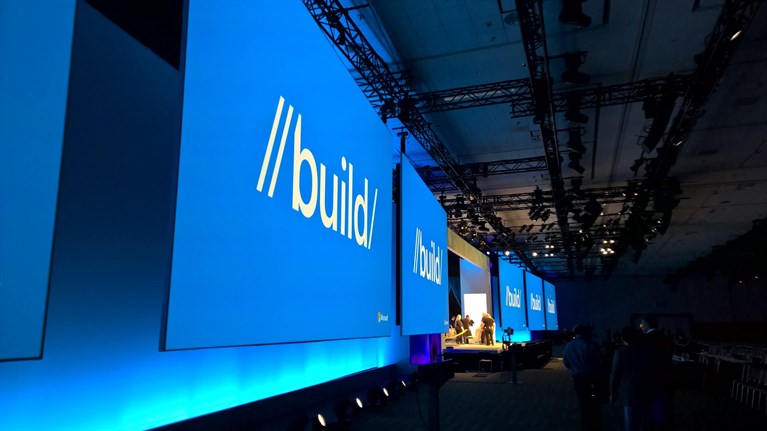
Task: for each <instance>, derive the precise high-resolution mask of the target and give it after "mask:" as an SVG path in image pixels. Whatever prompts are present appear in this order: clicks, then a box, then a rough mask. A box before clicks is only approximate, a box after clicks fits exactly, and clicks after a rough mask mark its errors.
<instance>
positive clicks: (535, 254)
mask: <svg viewBox="0 0 767 431" xmlns="http://www.w3.org/2000/svg"><path fill="white" fill-rule="evenodd" d="M530 255H531V256H533V257H538V252H537V251H534V252H532V253H530Z"/></svg>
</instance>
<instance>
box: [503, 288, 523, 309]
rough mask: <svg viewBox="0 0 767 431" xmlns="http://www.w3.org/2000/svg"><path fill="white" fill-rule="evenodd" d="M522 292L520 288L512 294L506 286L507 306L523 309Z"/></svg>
mask: <svg viewBox="0 0 767 431" xmlns="http://www.w3.org/2000/svg"><path fill="white" fill-rule="evenodd" d="M521 293H522V291H521V290H519V288H516V287H515V288H514V291H513V292H512V291H511V289H509V286H506V306H507V307H514V308H522V295H521Z"/></svg>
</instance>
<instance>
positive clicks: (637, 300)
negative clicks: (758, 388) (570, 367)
mask: <svg viewBox="0 0 767 431" xmlns="http://www.w3.org/2000/svg"><path fill="white" fill-rule="evenodd" d="M766 284H767V283H765V281H764V280H763V279H754V278H750V279H746V280H744V281H743V283H737V282H736V283H731V282H730V279H728V278H725V277H713V278H711V279H708V278H706V277H705V276H704V275H703V274H701V275H698V276H689V277H686V278H683V279H681V280H679V283H678V284H668V283H665V282H664V280H663V277H660V276H659V277H613V278H611V279H610V280H608V281H603V280H595V281H593V282H590V283H588V282H584V281H581V282H563V281H560V282H557V298H558V300H559V312H560V327H561V328H572V327H573V325H575V324H576V323H579V322H585V323H592V324H593V325H594V327H595V333H596V334H598V335H599V334H602V333H604V331H605V330H606V329H620V328H621V327H622V326H624V325H627V324H629V323H630V318H631V315H632V314H659V315H668V316H671V315H677V316H682V315H689V316H690V317H691V318H692V319H693V321H694V325H695V326H700V327H701V328H702V327H704V326H705V328H708V329H706V331H705V332H701V331H702V330H703V329H701V330H700V331H698V332H700V333H698V334H692V335H693V336H696V335H697V336H706V335H707V334H710V333H712V332H711V328H717V327H718V328H726V327H731V328H733V329H732V330H735V329H734V328H735V327H736V326H737V327H739V328H740V329H738V331H740V332H742V331H744V330H745V329H744V328H747V327H758V326H760V325H763V324H764V323H765V322H767V313H765V312H764V310H767V285H766ZM733 323H736V324H737V325H735V326H733ZM728 331H729V330H727V329H721V330H718V332H719V335H720V336H727V335H728ZM731 335H732V336H737V337H738V338H742V337H741V335H742V334H731ZM755 341H756V340H755Z"/></svg>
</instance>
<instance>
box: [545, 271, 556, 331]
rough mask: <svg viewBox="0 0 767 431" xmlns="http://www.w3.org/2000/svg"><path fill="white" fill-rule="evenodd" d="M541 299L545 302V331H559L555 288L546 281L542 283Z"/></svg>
mask: <svg viewBox="0 0 767 431" xmlns="http://www.w3.org/2000/svg"><path fill="white" fill-rule="evenodd" d="M543 299H544V300H545V301H546V304H545V306H544V307H545V309H546V329H548V330H549V331H557V330H559V319H558V318H557V287H556V286H554V285H553V284H551V283H549V282H548V281H545V280H544V282H543Z"/></svg>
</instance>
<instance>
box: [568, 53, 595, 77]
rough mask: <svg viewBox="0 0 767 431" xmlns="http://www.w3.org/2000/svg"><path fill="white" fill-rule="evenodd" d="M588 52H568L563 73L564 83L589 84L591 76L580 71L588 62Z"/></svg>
mask: <svg viewBox="0 0 767 431" xmlns="http://www.w3.org/2000/svg"><path fill="white" fill-rule="evenodd" d="M586 54H587V52H586V51H575V52H568V53H566V54H565V55H564V57H565V71H564V72H562V81H564V82H569V83H572V84H579V85H580V84H588V83H589V82H591V76H590V75H589V74H587V73H583V72H581V71H579V70H578V68H579V67H581V65H583V63H584V62H585V61H586Z"/></svg>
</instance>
